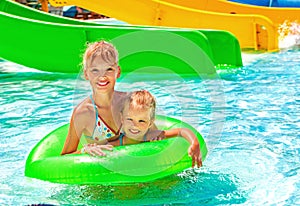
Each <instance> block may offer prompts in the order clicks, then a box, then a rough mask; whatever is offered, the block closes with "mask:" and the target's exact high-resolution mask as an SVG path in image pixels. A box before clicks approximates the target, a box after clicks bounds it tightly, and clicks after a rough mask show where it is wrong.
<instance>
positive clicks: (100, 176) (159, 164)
mask: <svg viewBox="0 0 300 206" xmlns="http://www.w3.org/2000/svg"><path fill="white" fill-rule="evenodd" d="M155 123H156V125H157V126H158V128H159V129H161V130H167V129H171V128H177V127H186V128H189V129H191V130H192V131H193V132H194V133H195V134H196V135H197V138H198V139H199V142H200V145H201V152H202V158H203V160H204V159H205V157H206V155H207V148H206V144H205V141H204V139H203V138H202V136H201V135H200V134H199V132H197V130H195V129H194V128H193V127H192V126H191V125H189V124H187V123H185V122H182V121H180V120H177V119H174V118H170V117H166V116H160V115H159V116H156V120H155ZM68 127H69V125H68V124H66V125H63V126H61V127H59V128H57V129H56V130H54V131H52V132H50V133H49V134H48V135H46V136H45V137H44V138H43V139H42V140H41V141H40V142H39V143H38V144H37V145H36V146H35V147H34V148H33V149H32V151H31V152H30V154H29V156H28V158H27V161H26V165H25V176H27V177H32V178H37V179H41V180H46V181H50V182H55V183H66V184H103V185H119V184H130V183H137V182H148V181H153V180H155V179H158V178H162V177H165V176H168V175H172V174H176V173H179V172H181V171H183V170H184V169H187V168H189V167H191V164H192V160H191V157H189V156H188V154H187V150H188V147H189V143H188V142H187V141H186V140H185V139H184V138H181V137H178V138H170V139H166V140H162V141H156V142H147V143H142V144H136V145H125V146H119V147H114V149H113V151H112V152H109V151H108V152H107V156H106V157H92V156H90V155H88V154H70V155H64V156H61V155H60V152H61V150H62V147H63V145H64V141H65V138H66V135H67V132H68Z"/></svg>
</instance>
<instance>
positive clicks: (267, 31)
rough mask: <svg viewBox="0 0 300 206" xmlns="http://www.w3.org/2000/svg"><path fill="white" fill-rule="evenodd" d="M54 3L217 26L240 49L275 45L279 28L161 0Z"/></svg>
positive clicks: (148, 21) (131, 18)
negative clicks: (232, 35)
mask: <svg viewBox="0 0 300 206" xmlns="http://www.w3.org/2000/svg"><path fill="white" fill-rule="evenodd" d="M49 2H50V4H51V5H53V6H64V5H77V6H79V7H82V8H85V9H88V10H90V11H94V12H97V13H101V14H104V15H106V16H110V17H114V18H116V19H119V20H121V21H125V22H127V23H129V24H135V25H151V26H167V27H181V28H197V29H218V30H226V31H229V32H231V33H233V34H234V35H235V36H236V37H237V39H238V40H239V42H240V45H241V48H242V49H254V50H268V51H274V50H277V49H278V32H277V27H276V26H275V24H274V23H273V22H272V21H271V20H270V19H269V18H267V17H265V16H262V15H256V14H234V15H233V14H226V13H217V12H209V11H203V10H200V9H195V8H190V7H186V6H181V5H178V4H174V3H170V2H165V1H160V0H126V1H117V0H89V1H82V0H49Z"/></svg>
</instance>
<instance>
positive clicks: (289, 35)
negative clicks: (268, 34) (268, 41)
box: [278, 20, 300, 48]
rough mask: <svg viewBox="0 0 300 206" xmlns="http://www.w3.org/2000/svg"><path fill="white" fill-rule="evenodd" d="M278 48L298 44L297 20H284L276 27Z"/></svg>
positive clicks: (299, 28) (299, 34)
mask: <svg viewBox="0 0 300 206" xmlns="http://www.w3.org/2000/svg"><path fill="white" fill-rule="evenodd" d="M278 33H279V48H289V47H294V46H300V23H299V22H298V21H288V20H286V21H284V22H283V24H280V25H279V27H278Z"/></svg>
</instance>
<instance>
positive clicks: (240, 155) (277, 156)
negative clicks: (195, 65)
mask: <svg viewBox="0 0 300 206" xmlns="http://www.w3.org/2000/svg"><path fill="white" fill-rule="evenodd" d="M299 56H300V50H299V49H297V48H296V49H290V50H284V51H281V52H277V53H272V54H270V53H268V54H253V55H244V64H245V66H244V67H242V68H238V69H234V70H231V71H229V72H226V71H219V78H215V79H199V78H188V79H181V80H180V79H177V80H172V79H169V80H164V81H147V82H136V83H135V84H131V83H130V82H129V81H125V80H124V81H121V82H119V83H118V86H117V87H118V89H119V90H134V89H138V88H145V89H149V90H150V91H151V92H153V93H154V95H155V96H156V98H157V101H158V113H164V114H166V115H169V116H172V117H176V118H180V119H183V120H185V121H187V122H188V123H190V124H191V125H193V126H194V127H195V128H197V129H198V130H199V132H200V133H201V134H202V135H203V136H204V138H205V140H206V142H207V144H208V149H209V155H208V157H207V159H206V160H205V161H204V166H203V167H202V168H200V169H195V170H192V169H189V170H187V171H184V172H182V173H180V174H178V175H177V176H172V177H169V178H165V179H161V180H157V181H155V182H152V183H145V184H137V185H131V186H130V185H128V186H118V187H116V186H100V185H94V186H90V185H63V184H53V183H49V182H44V181H40V180H36V179H31V178H27V177H24V165H25V160H26V157H27V155H28V153H29V152H30V150H31V149H32V148H33V146H34V145H35V144H36V143H37V142H38V141H39V140H40V139H41V138H42V137H43V136H44V135H45V134H46V133H48V132H50V131H52V130H53V129H55V128H57V127H58V126H60V125H62V124H65V123H67V122H68V121H69V118H70V115H71V111H72V109H73V106H74V104H76V103H77V101H79V99H81V98H83V97H84V96H85V95H87V94H88V91H89V88H88V84H87V83H86V82H85V80H81V79H79V78H78V76H77V75H72V74H53V73H45V72H39V71H36V70H32V69H29V68H25V67H23V66H20V65H16V64H13V63H11V62H7V61H0V93H1V95H0V122H1V128H0V135H1V138H0V157H1V158H0V170H1V172H0V177H1V178H0V205H26V204H38V203H47V204H54V205H229V204H236V205H238V204H241V205H299V204H300V132H299V128H300V89H299V84H300V58H299ZM153 78H155V76H154V77H153ZM136 81H137V80H136ZM53 167H55V165H53Z"/></svg>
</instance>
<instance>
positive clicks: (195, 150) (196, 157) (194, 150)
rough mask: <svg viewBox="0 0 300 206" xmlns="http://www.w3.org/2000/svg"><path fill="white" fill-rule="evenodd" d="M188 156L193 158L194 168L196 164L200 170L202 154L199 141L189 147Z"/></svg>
mask: <svg viewBox="0 0 300 206" xmlns="http://www.w3.org/2000/svg"><path fill="white" fill-rule="evenodd" d="M188 154H189V156H190V157H192V167H194V166H195V162H196V164H197V167H198V168H199V167H202V154H201V151H200V146H199V143H198V141H197V142H193V144H192V145H191V146H190V147H189V150H188Z"/></svg>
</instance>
